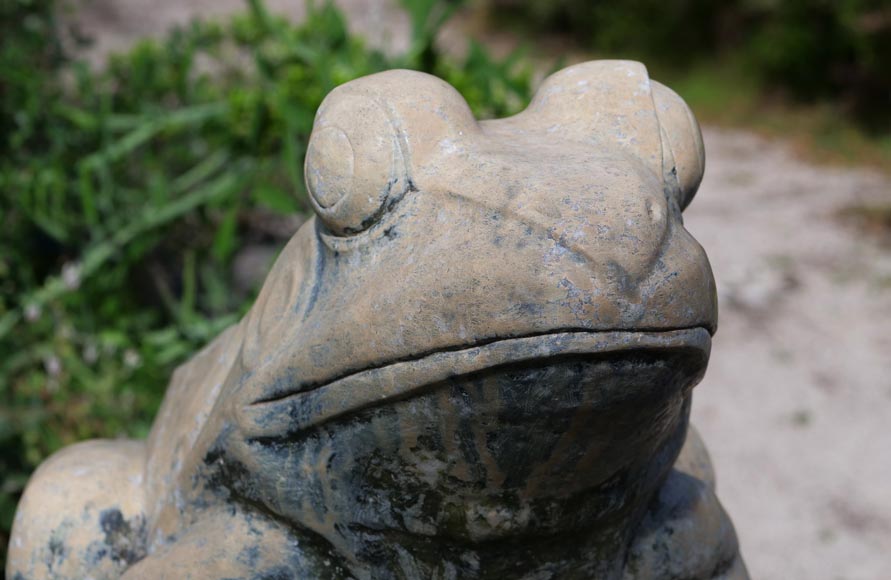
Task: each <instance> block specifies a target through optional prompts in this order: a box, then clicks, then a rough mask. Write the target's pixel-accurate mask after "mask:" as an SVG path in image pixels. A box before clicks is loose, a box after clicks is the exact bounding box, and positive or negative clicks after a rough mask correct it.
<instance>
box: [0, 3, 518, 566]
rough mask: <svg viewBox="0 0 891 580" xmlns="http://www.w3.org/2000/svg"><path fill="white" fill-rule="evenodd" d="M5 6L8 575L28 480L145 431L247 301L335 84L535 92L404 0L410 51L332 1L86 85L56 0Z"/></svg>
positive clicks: (514, 64) (0, 511) (502, 103)
mask: <svg viewBox="0 0 891 580" xmlns="http://www.w3.org/2000/svg"><path fill="white" fill-rule="evenodd" d="M0 6H2V8H0V10H2V12H0V38H2V39H3V43H4V47H3V51H2V56H0V122H2V125H0V191H2V197H0V570H2V568H3V567H4V562H3V554H4V553H5V549H6V545H7V542H8V532H9V529H10V524H11V521H12V517H13V513H14V508H15V505H16V502H17V499H18V497H19V495H20V493H21V491H22V489H23V486H24V484H25V482H26V480H27V477H28V475H29V474H30V472H31V471H32V470H33V469H34V467H35V466H36V465H37V464H38V463H39V462H40V461H41V460H42V459H44V458H45V457H46V456H47V455H48V454H50V453H52V452H53V451H55V450H56V449H58V448H59V447H61V446H63V445H66V444H70V443H73V442H75V441H79V440H82V439H86V438H90V437H117V436H133V437H144V436H145V435H146V434H147V431H148V429H149V426H150V422H151V419H152V417H153V415H154V413H155V410H156V408H157V405H158V404H159V402H160V399H161V397H162V395H163V392H164V389H165V387H166V383H167V380H168V377H169V375H170V373H171V371H172V370H173V368H174V367H175V366H176V365H177V364H179V363H180V362H182V361H183V360H184V359H185V358H186V357H188V355H189V354H190V353H192V352H193V351H194V350H195V349H196V348H198V347H200V346H201V345H203V344H204V343H206V342H207V341H208V340H209V339H210V338H212V337H213V336H214V335H216V334H217V333H218V332H219V331H220V330H221V329H222V328H223V327H225V326H227V325H229V324H231V323H232V322H234V321H235V320H237V319H238V317H239V316H240V315H241V314H242V313H243V312H244V311H245V310H246V309H247V308H248V307H249V305H250V303H251V300H252V298H253V294H252V292H250V291H247V292H233V291H232V289H233V288H236V287H237V286H238V284H237V281H236V280H234V268H233V265H234V260H235V258H236V255H237V253H238V251H239V249H240V248H242V247H243V246H245V245H246V244H249V243H252V242H258V241H261V242H262V241H270V242H273V243H276V242H277V243H278V244H279V245H283V241H281V240H279V239H278V238H282V237H284V238H287V237H289V236H290V234H291V233H293V229H294V226H295V221H294V220H293V218H292V216H293V215H294V214H299V213H300V212H303V211H304V210H305V208H307V207H308V205H306V204H305V203H304V185H303V175H302V167H303V162H302V161H303V154H304V150H305V147H306V143H307V139H308V136H309V132H310V129H311V126H312V120H313V116H314V114H315V110H316V108H317V107H318V105H319V104H320V102H321V100H322V98H323V97H324V96H325V95H326V94H327V93H328V92H329V91H330V90H331V89H332V88H334V87H335V86H336V85H338V84H341V83H343V82H346V81H348V80H350V79H353V78H355V77H359V76H362V75H366V74H370V73H373V72H376V71H380V70H383V69H387V68H394V67H405V68H413V69H420V70H426V71H428V72H432V73H434V74H437V75H439V76H442V77H444V78H446V79H447V80H448V81H449V82H450V83H452V84H453V85H455V86H456V87H458V88H459V89H461V90H463V91H464V93H465V96H466V97H467V98H468V100H469V102H470V103H471V105H472V107H473V108H474V109H475V111H476V113H477V114H479V115H482V116H494V115H504V114H509V113H511V112H513V111H516V110H518V109H519V108H520V107H522V106H523V105H524V103H525V101H526V100H527V98H528V94H529V79H530V71H529V70H528V68H524V67H523V66H522V63H520V62H518V59H517V58H516V57H511V58H509V59H507V60H502V61H495V60H493V59H491V58H490V57H489V56H488V54H487V53H486V52H485V51H484V50H483V49H482V48H481V47H479V46H474V47H472V49H471V50H470V51H469V53H468V56H467V57H466V58H465V59H463V60H460V61H456V60H454V59H448V58H445V57H443V56H442V55H441V54H439V53H438V52H437V50H436V49H435V48H434V46H433V35H434V34H435V32H436V30H438V28H439V26H440V25H441V23H442V22H443V21H444V20H445V19H446V18H448V16H449V15H450V13H451V11H452V9H453V7H450V6H448V5H445V4H442V3H439V2H436V1H434V0H414V1H412V2H406V7H407V8H408V9H409V13H410V15H411V19H412V24H413V35H412V44H411V47H410V49H409V50H408V51H407V52H406V53H405V54H401V55H397V56H392V57H387V56H385V55H383V54H381V53H379V52H376V51H374V50H371V49H369V48H368V47H366V46H365V45H364V44H363V43H362V41H361V40H360V39H358V38H355V37H353V36H350V34H349V33H348V31H347V28H346V26H345V22H344V19H343V17H342V15H341V14H340V13H339V12H338V11H337V10H336V9H335V8H333V7H332V6H331V5H329V4H323V5H320V6H318V7H313V8H311V9H310V10H309V13H308V16H307V19H306V20H305V22H303V23H301V24H299V25H294V24H292V23H289V22H287V21H285V20H284V19H281V18H278V17H275V16H272V15H270V14H269V13H268V12H267V11H266V10H265V9H264V7H263V5H262V4H261V3H260V2H259V1H254V2H251V3H249V5H248V6H247V9H246V11H245V12H244V13H243V14H239V15H237V16H235V17H233V18H232V19H231V20H229V21H227V22H221V23H208V22H195V23H193V24H192V25H190V26H189V27H187V28H183V29H177V30H173V31H172V32H171V33H170V34H169V36H168V37H167V38H165V39H163V40H161V41H160V42H155V41H148V40H147V41H143V42H141V43H139V44H138V45H137V46H135V47H134V48H133V49H132V50H131V51H130V52H129V53H127V54H123V55H119V56H115V57H113V58H112V59H111V60H110V62H109V63H108V65H107V67H105V68H103V69H102V70H99V71H92V70H90V69H89V68H88V67H87V66H86V65H84V64H83V63H79V62H74V61H71V60H69V59H68V57H67V55H66V54H65V52H64V51H63V49H62V43H61V42H60V41H59V38H60V32H61V31H60V30H59V25H58V22H57V20H56V19H55V14H56V13H55V9H56V8H57V6H55V5H54V2H52V1H51V0H12V2H6V3H3V4H2V5H0Z"/></svg>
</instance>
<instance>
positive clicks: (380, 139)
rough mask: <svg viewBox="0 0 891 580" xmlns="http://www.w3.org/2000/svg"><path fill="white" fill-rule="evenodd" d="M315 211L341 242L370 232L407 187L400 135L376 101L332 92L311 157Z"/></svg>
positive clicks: (321, 111) (308, 171) (311, 144)
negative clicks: (367, 230)
mask: <svg viewBox="0 0 891 580" xmlns="http://www.w3.org/2000/svg"><path fill="white" fill-rule="evenodd" d="M305 163H306V165H305V175H306V187H307V190H308V191H309V197H310V200H311V202H312V205H313V208H314V209H315V212H316V214H317V215H318V216H319V219H320V220H322V222H324V224H325V225H326V226H327V227H328V229H329V230H330V231H331V232H332V233H334V234H336V235H339V236H346V235H350V234H355V233H358V232H361V231H363V230H366V229H368V228H369V227H371V226H372V225H373V224H374V223H375V222H377V220H378V219H379V218H380V217H381V215H382V214H383V213H384V212H385V211H386V209H387V207H388V204H389V203H390V201H391V200H395V199H398V195H399V194H400V193H401V192H404V191H405V189H406V187H407V181H408V179H407V176H406V173H405V162H404V159H403V154H402V148H401V147H400V143H399V139H398V133H397V130H396V128H395V127H394V126H393V123H392V122H391V120H390V118H389V116H388V115H387V113H386V111H385V110H384V108H383V107H382V106H381V105H380V104H378V102H376V101H375V100H374V99H372V98H367V97H365V96H360V95H350V94H347V95H343V94H338V92H337V91H335V92H333V93H332V94H331V95H330V96H329V97H328V98H327V99H326V101H325V102H324V103H323V104H322V106H321V107H320V108H319V113H318V114H317V116H316V122H315V126H314V128H313V133H312V136H311V137H310V140H309V146H308V147H307V151H306V162H305Z"/></svg>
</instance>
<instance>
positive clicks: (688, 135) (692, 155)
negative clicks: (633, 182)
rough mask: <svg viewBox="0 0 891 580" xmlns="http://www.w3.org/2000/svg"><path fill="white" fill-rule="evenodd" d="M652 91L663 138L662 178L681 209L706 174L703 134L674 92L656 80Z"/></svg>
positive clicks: (691, 197) (691, 113)
mask: <svg viewBox="0 0 891 580" xmlns="http://www.w3.org/2000/svg"><path fill="white" fill-rule="evenodd" d="M652 90H653V104H654V105H655V107H656V115H657V116H658V118H659V129H660V132H661V137H662V172H663V179H664V181H665V183H666V184H667V185H668V186H669V187H670V188H671V189H672V192H673V194H674V195H675V196H676V197H677V200H678V205H679V206H680V208H681V209H684V208H685V207H687V205H689V203H690V201H691V200H692V199H693V196H694V195H696V190H697V189H699V183H700V182H701V181H702V175H703V173H704V172H705V148H704V147H703V144H702V133H701V132H700V130H699V124H698V123H697V122H696V118H695V117H694V116H693V112H692V111H691V110H690V107H688V106H687V103H685V102H684V100H683V99H682V98H681V97H680V96H678V94H677V93H675V92H674V91H673V90H671V89H669V88H668V87H666V86H665V85H663V84H661V83H658V82H656V81H652Z"/></svg>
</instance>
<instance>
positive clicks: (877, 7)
mask: <svg viewBox="0 0 891 580" xmlns="http://www.w3.org/2000/svg"><path fill="white" fill-rule="evenodd" d="M490 1H491V5H492V7H493V8H494V10H495V13H496V15H497V16H498V18H499V19H504V18H505V17H510V18H512V19H513V20H514V21H515V22H516V23H518V24H519V25H521V26H523V27H533V28H534V29H536V30H546V31H558V32H568V33H570V34H571V35H572V36H573V37H574V38H575V39H576V40H577V41H578V42H580V43H581V44H582V45H583V46H586V47H589V48H591V49H593V50H595V51H597V52H600V53H604V54H610V55H615V54H627V55H631V56H637V57H641V58H644V59H646V61H647V62H648V63H652V65H654V66H655V67H656V68H657V69H666V68H669V69H670V68H675V69H678V68H680V69H682V70H683V71H687V70H689V69H690V68H691V67H692V66H696V65H702V64H714V63H716V62H717V63H720V65H721V66H722V68H726V67H728V66H729V67H730V68H732V69H736V70H735V71H734V72H736V73H739V75H740V76H746V77H749V78H750V79H751V80H753V81H756V82H759V83H760V84H761V85H762V87H763V88H765V89H769V90H774V91H778V92H782V93H783V94H785V95H788V96H790V97H793V98H795V99H797V100H800V101H804V102H814V101H820V100H827V99H831V100H832V101H834V102H835V103H836V104H838V105H839V109H840V111H842V112H844V113H846V114H849V115H851V116H853V117H855V118H857V119H858V120H861V121H863V122H865V123H868V124H869V126H870V127H871V128H872V129H876V130H878V129H881V130H887V129H889V128H891V106H889V105H891V2H888V0H679V1H675V2H666V1H664V0H627V1H623V2H610V1H606V0H490ZM876 123H879V125H878V126H877V125H876Z"/></svg>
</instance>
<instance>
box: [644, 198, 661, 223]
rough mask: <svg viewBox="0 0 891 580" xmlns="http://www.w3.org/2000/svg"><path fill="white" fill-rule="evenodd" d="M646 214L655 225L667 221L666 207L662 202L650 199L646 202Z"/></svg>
mask: <svg viewBox="0 0 891 580" xmlns="http://www.w3.org/2000/svg"><path fill="white" fill-rule="evenodd" d="M645 206H646V215H647V216H648V217H649V219H650V222H652V223H653V225H661V224H663V223H665V207H664V206H663V205H662V204H660V203H653V200H651V199H648V200H647V201H646V203H645Z"/></svg>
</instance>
